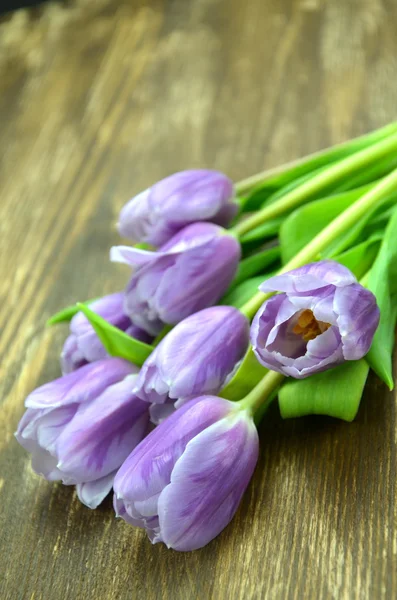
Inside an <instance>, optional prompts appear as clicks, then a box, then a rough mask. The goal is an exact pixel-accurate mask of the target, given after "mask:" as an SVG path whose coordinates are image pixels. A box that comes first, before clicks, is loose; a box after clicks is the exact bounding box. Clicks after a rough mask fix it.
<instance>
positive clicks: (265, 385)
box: [239, 371, 284, 415]
mask: <svg viewBox="0 0 397 600" xmlns="http://www.w3.org/2000/svg"><path fill="white" fill-rule="evenodd" d="M283 379H284V375H282V374H281V373H277V372H276V371H269V372H268V373H267V374H266V375H265V377H264V378H263V379H261V381H260V382H259V383H258V384H257V385H256V386H255V387H254V389H253V390H251V391H250V393H249V394H247V395H246V396H245V398H243V399H242V400H240V402H239V404H240V406H241V408H244V409H248V410H250V411H251V413H252V414H253V415H254V414H255V413H256V412H257V411H258V410H259V409H261V411H264V409H266V408H267V404H270V403H271V402H272V400H273V399H274V394H273V392H274V391H275V390H276V389H277V388H278V387H279V386H280V385H281V382H282V381H283Z"/></svg>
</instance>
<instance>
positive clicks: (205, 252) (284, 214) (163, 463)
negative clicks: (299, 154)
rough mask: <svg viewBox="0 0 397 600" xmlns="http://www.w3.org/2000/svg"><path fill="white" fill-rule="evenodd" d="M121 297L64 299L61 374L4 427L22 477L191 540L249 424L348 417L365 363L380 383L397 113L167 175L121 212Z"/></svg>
mask: <svg viewBox="0 0 397 600" xmlns="http://www.w3.org/2000/svg"><path fill="white" fill-rule="evenodd" d="M118 228H119V231H120V233H121V234H122V235H123V236H125V237H127V238H130V239H131V242H132V243H131V245H129V246H127V245H124V246H117V247H115V248H112V249H111V252H110V256H111V259H112V260H113V261H118V262H122V263H125V264H127V265H128V267H129V268H130V270H131V275H130V278H129V281H128V283H127V284H126V288H125V290H124V291H123V292H119V291H116V292H115V293H113V294H111V295H110V296H105V297H104V298H100V299H97V300H94V301H88V302H84V303H78V304H77V305H76V306H74V307H70V308H68V309H65V310H63V311H61V312H60V313H57V315H55V316H54V317H52V319H50V324H55V323H59V322H63V321H70V334H69V336H68V337H67V339H66V341H65V344H64V347H63V350H62V353H61V369H62V373H63V374H62V376H61V377H60V378H59V379H57V380H55V381H53V382H50V383H47V384H45V385H43V386H41V387H40V388H38V389H36V390H34V391H33V392H32V393H31V394H30V395H29V396H28V398H27V399H26V401H25V406H26V412H25V414H24V415H23V417H22V419H21V421H20V423H19V426H18V429H17V432H16V438H17V440H18V442H19V443H20V444H21V445H22V446H23V447H24V448H25V449H26V450H28V452H30V453H31V455H32V467H33V469H34V471H35V472H36V473H38V474H40V475H42V476H43V477H45V478H46V479H48V480H49V481H55V480H60V481H62V482H63V483H64V484H65V485H74V486H76V491H77V495H78V497H79V499H80V500H81V502H83V503H84V504H85V505H86V506H88V507H90V508H96V507H97V506H98V505H99V504H100V503H101V502H102V500H103V499H104V498H105V496H106V495H107V494H108V493H109V492H110V490H111V489H112V488H113V490H114V509H115V512H116V515H117V516H119V517H121V518H122V519H124V520H125V521H126V522H127V523H129V524H131V525H133V526H137V527H141V528H143V529H145V530H146V532H147V534H148V536H149V538H150V540H151V541H152V542H153V543H156V542H164V543H165V544H166V545H167V546H168V547H169V548H174V549H176V550H182V551H187V550H194V549H197V548H201V547H202V546H204V545H205V544H207V543H208V542H210V541H211V540H212V539H213V538H214V537H215V536H217V535H218V534H219V533H220V532H221V531H222V530H223V529H224V527H225V526H226V525H227V524H228V523H229V522H230V520H231V519H232V517H233V515H234V514H235V512H236V510H237V507H238V505H239V502H240V500H241V497H242V495H243V493H244V491H245V489H246V487H247V486H248V484H249V481H250V479H251V477H252V474H253V472H254V469H255V465H256V462H257V458H258V452H259V438H258V433H257V425H258V423H259V421H260V420H261V419H262V418H264V417H265V415H266V408H267V407H268V405H269V404H270V402H271V401H273V400H275V399H276V398H277V399H278V404H279V407H280V412H281V415H282V417H283V418H290V417H298V416H302V415H307V414H324V415H330V416H333V417H338V418H341V419H344V420H346V421H351V420H352V419H354V417H355V415H356V413H357V410H358V407H359V404H360V400H361V396H362V392H363V388H364V385H365V382H366V379H367V377H368V373H369V370H370V369H372V370H373V371H374V372H375V373H376V374H377V376H378V377H380V379H382V380H383V381H384V382H385V383H386V385H388V386H389V388H390V389H391V388H392V387H393V377H392V368H391V365H392V363H391V356H392V351H393V343H394V328H395V323H396V318H397V302H396V292H397V287H396V286H397V256H396V254H397V246H396V244H395V239H396V236H397V124H395V123H393V124H391V125H389V126H387V127H384V128H383V129H380V130H378V131H375V132H373V133H371V134H368V135H366V136H363V137H361V138H357V139H355V140H352V141H350V142H347V143H345V144H342V145H339V146H335V147H333V148H330V149H327V150H325V151H323V152H320V153H318V154H316V155H313V156H310V157H308V158H306V159H302V160H300V161H299V162H297V163H295V164H292V165H286V166H284V167H281V168H280V169H278V170H277V171H276V172H273V173H270V174H269V173H262V174H258V175H256V176H254V177H251V178H249V179H247V180H245V181H242V182H240V183H237V184H235V185H234V184H233V182H232V181H231V180H230V179H229V178H228V177H226V176H225V175H223V174H222V173H219V172H216V171H209V170H207V171H205V170H192V171H184V172H182V173H176V174H174V175H171V176H170V177H168V178H166V179H164V180H162V181H160V182H158V183H156V184H155V185H153V186H152V187H151V188H150V189H148V190H146V191H144V192H142V193H140V194H138V196H136V197H135V198H133V199H132V200H131V201H130V202H128V203H127V204H126V206H124V208H123V209H122V211H121V213H120V219H119V224H118Z"/></svg>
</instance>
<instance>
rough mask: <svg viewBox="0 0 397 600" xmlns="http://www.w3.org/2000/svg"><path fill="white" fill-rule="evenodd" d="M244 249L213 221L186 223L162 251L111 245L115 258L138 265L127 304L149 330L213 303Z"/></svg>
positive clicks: (127, 309)
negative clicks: (186, 225) (187, 224)
mask: <svg viewBox="0 0 397 600" xmlns="http://www.w3.org/2000/svg"><path fill="white" fill-rule="evenodd" d="M240 255H241V249H240V244H239V243H238V241H237V240H236V238H235V237H233V236H232V235H229V234H228V233H227V232H226V231H225V230H224V229H222V228H221V227H218V226H217V225H213V224H212V223H194V224H193V225H189V226H188V227H185V229H182V231H180V232H179V233H177V234H176V235H175V236H174V237H173V238H172V239H171V240H170V241H169V242H168V243H167V244H165V245H164V246H162V247H161V248H160V250H159V251H158V252H149V251H147V250H140V249H137V248H130V247H128V246H117V247H114V248H112V250H111V254H110V256H111V260H114V261H116V262H124V263H126V264H128V265H130V266H132V267H135V271H134V274H133V276H132V278H131V280H130V282H129V284H128V287H127V289H126V292H125V304H124V310H125V312H126V313H127V314H128V315H129V316H130V318H131V320H132V321H133V322H134V323H135V324H136V325H138V327H141V328H142V329H144V330H145V331H147V332H148V333H150V334H151V335H157V334H158V333H159V332H160V331H161V329H162V328H163V326H164V323H169V324H173V325H174V324H176V323H179V321H182V320H183V319H185V318H186V317H188V316H189V315H191V314H193V313H195V312H197V311H198V310H201V309H203V308H207V307H208V306H211V305H213V304H215V303H216V302H217V300H219V298H220V297H221V296H222V295H223V294H224V293H225V291H226V290H227V288H228V287H229V285H230V283H231V281H232V279H233V277H234V275H235V273H236V270H237V266H238V261H239V259H240Z"/></svg>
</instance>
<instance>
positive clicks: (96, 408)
mask: <svg viewBox="0 0 397 600" xmlns="http://www.w3.org/2000/svg"><path fill="white" fill-rule="evenodd" d="M133 387H134V376H132V377H127V378H126V379H124V381H121V382H119V383H116V384H114V385H111V386H109V387H108V388H107V389H106V390H105V391H104V392H103V393H102V394H101V395H100V396H98V397H97V398H96V399H94V400H92V401H91V402H90V403H88V404H83V405H80V406H79V408H78V410H77V413H76V415H75V416H74V418H73V420H72V421H71V422H70V423H69V424H68V425H66V427H65V428H64V429H63V431H62V433H61V435H60V436H59V438H58V440H57V443H56V453H57V456H58V459H59V463H58V468H59V469H61V470H62V472H63V473H64V474H65V475H66V476H67V477H68V476H69V477H73V479H74V480H75V482H76V483H83V482H89V481H94V480H96V479H99V478H101V477H104V476H105V475H108V474H109V473H111V472H112V471H114V470H115V469H117V468H118V467H119V466H120V465H121V464H122V462H123V461H124V460H125V459H126V458H127V456H128V455H129V453H130V452H131V450H132V449H133V448H134V447H135V446H136V445H137V444H138V443H139V442H140V441H141V439H142V438H143V437H144V435H145V433H146V430H147V426H148V421H149V414H148V406H147V404H146V403H145V402H143V401H142V400H140V399H139V398H137V397H136V396H134V395H133V394H132V392H131V390H132V388H133Z"/></svg>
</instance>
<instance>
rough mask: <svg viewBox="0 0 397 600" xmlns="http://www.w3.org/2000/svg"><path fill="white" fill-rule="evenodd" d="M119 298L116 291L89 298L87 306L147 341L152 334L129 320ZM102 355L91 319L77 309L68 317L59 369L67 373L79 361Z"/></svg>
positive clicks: (122, 296)
mask: <svg viewBox="0 0 397 600" xmlns="http://www.w3.org/2000/svg"><path fill="white" fill-rule="evenodd" d="M123 302H124V294H123V293H122V292H118V293H116V294H110V295H109V296H104V297H103V298H100V299H98V300H95V301H94V302H91V304H90V309H91V310H93V311H94V312H96V313H97V314H98V315H100V316H101V317H103V318H104V319H105V320H106V321H108V322H109V323H111V324H112V325H114V326H115V327H118V328H119V329H121V330H122V331H125V332H126V333H127V334H128V335H130V336H131V337H134V338H136V339H138V340H141V341H142V342H150V341H151V339H152V338H151V337H150V336H149V335H148V334H147V333H146V332H145V331H143V330H142V329H140V328H139V327H137V326H136V325H133V324H132V323H131V319H130V318H129V317H127V315H126V314H125V312H124V310H123ZM106 357H107V354H106V350H105V348H104V346H103V344H102V342H101V341H100V339H99V338H98V336H97V334H96V333H95V331H94V328H93V327H92V325H91V323H90V322H89V321H88V319H87V318H86V317H85V316H84V314H83V313H82V312H78V313H77V314H76V315H74V317H73V318H72V320H71V321H70V335H69V337H68V338H67V339H66V341H65V344H64V346H63V349H62V354H61V367H62V373H64V374H66V373H71V372H72V371H75V370H76V369H78V368H79V367H82V366H83V365H86V364H88V363H90V362H95V361H96V360H102V359H103V358H106Z"/></svg>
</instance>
